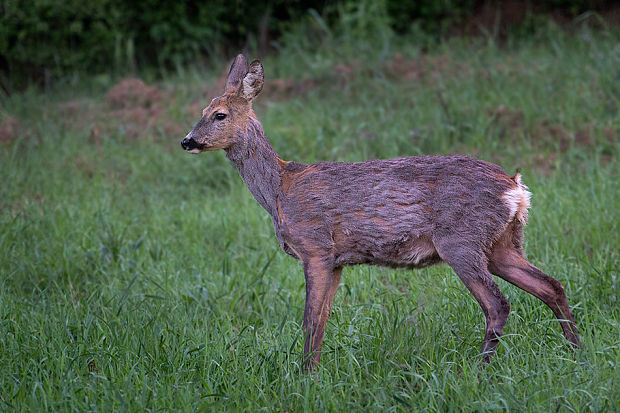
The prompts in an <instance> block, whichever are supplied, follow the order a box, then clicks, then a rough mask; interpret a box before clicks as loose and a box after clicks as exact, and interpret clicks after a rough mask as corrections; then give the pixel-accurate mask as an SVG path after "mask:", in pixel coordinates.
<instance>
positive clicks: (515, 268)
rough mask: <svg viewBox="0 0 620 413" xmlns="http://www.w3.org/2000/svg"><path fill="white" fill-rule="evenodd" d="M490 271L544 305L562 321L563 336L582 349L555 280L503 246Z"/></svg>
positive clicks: (495, 252)
mask: <svg viewBox="0 0 620 413" xmlns="http://www.w3.org/2000/svg"><path fill="white" fill-rule="evenodd" d="M489 270H490V271H491V272H492V273H493V274H495V275H497V276H499V277H501V278H503V279H504V280H506V281H508V282H509V283H511V284H514V285H516V286H517V287H519V288H521V289H522V290H524V291H527V292H528V293H530V294H532V295H533V296H535V297H537V298H539V299H540V300H541V301H542V302H544V303H545V304H546V305H547V306H548V307H549V308H551V311H553V314H554V315H555V316H556V317H557V318H558V319H559V320H561V321H560V325H561V326H562V330H563V331H564V336H565V337H566V339H567V340H568V341H570V342H571V343H572V345H573V346H575V347H581V341H580V340H579V333H578V331H577V327H576V326H575V319H574V317H573V313H572V312H571V311H570V308H569V307H568V301H567V300H566V294H565V293H564V287H562V284H560V282H559V281H558V280H556V279H555V278H553V277H551V276H549V275H547V274H545V273H544V272H542V271H541V270H539V269H538V268H536V267H535V266H533V265H532V264H530V263H529V262H528V261H527V260H526V259H525V258H523V256H522V255H521V254H519V252H518V251H516V250H515V249H514V248H511V247H509V246H506V244H500V245H497V246H496V247H495V249H494V250H493V252H492V254H491V256H490V257H489Z"/></svg>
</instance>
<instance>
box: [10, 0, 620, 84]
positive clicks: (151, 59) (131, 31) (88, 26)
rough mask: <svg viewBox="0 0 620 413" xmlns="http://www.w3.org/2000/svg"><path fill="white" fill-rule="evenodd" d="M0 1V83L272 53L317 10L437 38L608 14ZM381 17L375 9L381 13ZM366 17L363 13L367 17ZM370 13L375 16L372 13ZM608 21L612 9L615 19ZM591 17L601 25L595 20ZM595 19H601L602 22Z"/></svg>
mask: <svg viewBox="0 0 620 413" xmlns="http://www.w3.org/2000/svg"><path fill="white" fill-rule="evenodd" d="M259 3H260V4H258V5H250V4H249V3H247V2H244V1H230V0H209V1H207V2H205V1H196V0H183V1H175V2H170V1H166V0H142V1H124V0H93V1H89V2H86V3H85V2H83V1H80V0H66V1H57V0H3V1H2V2H1V3H0V9H1V10H2V13H0V87H1V88H3V89H4V90H5V91H6V92H12V91H14V90H23V89H24V88H25V87H27V86H28V85H29V84H32V83H35V84H38V85H43V86H48V85H49V84H50V83H52V82H54V81H55V80H57V79H59V78H63V77H67V76H77V75H84V74H86V73H88V74H91V75H92V74H97V73H109V72H110V70H111V69H112V70H113V71H114V72H116V73H117V74H123V73H127V72H128V71H129V72H131V71H136V70H140V71H144V70H146V69H149V70H157V71H158V72H159V74H160V75H162V74H163V72H165V71H169V70H171V69H172V70H175V69H176V68H178V67H179V66H185V65H187V64H196V63H200V62H205V60H206V61H212V60H213V59H214V58H216V57H221V56H222V55H228V56H231V55H234V54H236V53H237V51H238V50H239V49H241V48H245V49H250V50H258V51H259V52H260V53H261V54H265V53H267V52H268V51H273V50H274V49H275V50H277V49H278V47H279V43H280V42H279V40H280V38H281V36H282V35H283V34H284V33H286V32H287V31H288V30H289V29H290V28H291V26H294V25H296V24H298V23H300V22H302V21H307V20H309V19H310V20H312V19H313V16H318V15H320V16H321V17H322V19H324V20H325V21H326V23H327V24H328V25H332V24H333V23H335V22H337V21H339V20H341V18H342V16H343V14H346V15H349V16H353V15H355V14H356V13H362V14H363V13H366V12H368V10H367V9H368V8H372V9H375V10H374V11H378V12H379V15H378V17H384V18H385V21H384V22H382V23H381V24H385V25H386V26H387V27H389V28H391V29H393V30H395V31H397V32H399V33H411V32H415V31H419V30H422V31H424V32H425V33H429V34H431V37H433V38H435V39H437V38H440V37H442V36H446V35H454V34H456V33H463V32H481V31H482V32H491V34H493V35H498V34H501V35H505V34H506V33H507V32H509V31H515V30H516V31H519V30H520V31H524V32H526V33H530V32H531V31H532V30H535V29H536V28H537V27H538V25H539V23H540V19H539V18H538V16H540V14H541V13H543V14H546V15H550V14H551V15H552V16H554V18H555V19H556V20H560V21H563V22H566V21H567V20H568V19H572V18H575V17H577V16H579V15H582V14H583V13H584V12H588V13H592V12H593V11H599V12H608V11H610V10H612V11H613V10H615V13H617V8H616V9H613V4H614V2H612V1H609V0H542V1H534V2H532V1H525V2H523V1H521V0H510V1H504V2H502V1H488V0H442V1H436V0H418V1H403V0H381V1H377V2H369V1H365V2H357V1H349V0H269V1H267V2H259ZM382 15H383V16H382ZM369 16H370V15H369ZM375 16H377V15H376V14H375ZM615 19H616V23H617V16H616V18H615ZM593 20H597V19H593ZM599 20H600V19H598V20H597V21H596V22H597V23H600V22H601V21H602V20H600V21H599ZM603 24H604V23H603Z"/></svg>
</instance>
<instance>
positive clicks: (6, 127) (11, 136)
mask: <svg viewBox="0 0 620 413" xmlns="http://www.w3.org/2000/svg"><path fill="white" fill-rule="evenodd" d="M19 126H20V125H19V119H17V118H14V117H12V116H7V117H6V118H5V119H4V120H3V121H2V122H0V143H2V142H12V141H14V140H15V139H16V138H17V136H18V135H19V131H20V128H19Z"/></svg>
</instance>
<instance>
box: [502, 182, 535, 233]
mask: <svg viewBox="0 0 620 413" xmlns="http://www.w3.org/2000/svg"><path fill="white" fill-rule="evenodd" d="M512 180H513V181H514V183H515V187H513V188H510V189H509V190H507V191H506V192H504V195H503V196H502V198H503V199H504V201H505V202H506V206H507V207H508V209H509V211H510V219H509V222H510V221H512V220H513V218H516V219H517V220H518V221H519V223H520V224H521V226H525V224H526V223H527V210H528V208H529V207H530V198H531V197H532V194H531V193H530V191H528V190H527V186H525V184H523V183H522V182H521V174H520V173H518V172H517V173H516V174H515V176H513V177H512Z"/></svg>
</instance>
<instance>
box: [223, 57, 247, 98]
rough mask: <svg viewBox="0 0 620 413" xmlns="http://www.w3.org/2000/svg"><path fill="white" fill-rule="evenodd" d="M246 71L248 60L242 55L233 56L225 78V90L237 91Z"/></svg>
mask: <svg viewBox="0 0 620 413" xmlns="http://www.w3.org/2000/svg"><path fill="white" fill-rule="evenodd" d="M246 73H248V61H247V59H246V58H245V56H244V55H242V54H240V55H237V57H235V60H234V62H233V63H232V65H231V66H230V70H229V71H228V77H227V78H226V92H237V91H239V88H240V87H241V83H242V82H243V77H244V76H245V75H246Z"/></svg>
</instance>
